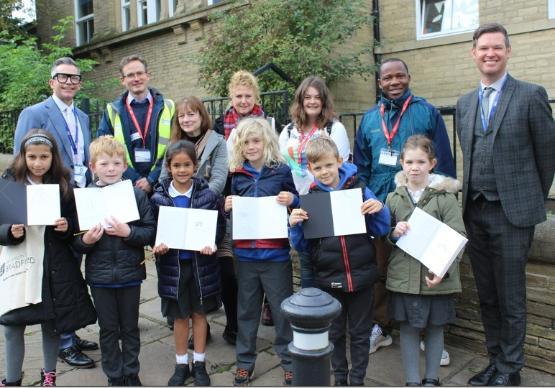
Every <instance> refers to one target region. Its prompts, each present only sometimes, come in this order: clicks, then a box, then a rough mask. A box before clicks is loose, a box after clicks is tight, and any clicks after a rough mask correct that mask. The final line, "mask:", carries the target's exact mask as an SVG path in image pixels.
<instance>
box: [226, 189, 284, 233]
mask: <svg viewBox="0 0 555 388" xmlns="http://www.w3.org/2000/svg"><path fill="white" fill-rule="evenodd" d="M276 198H277V197H276V196H272V197H239V196H233V212H232V230H233V239H234V240H256V239H274V238H287V237H288V236H287V207H286V206H284V205H280V204H279V203H278V202H277V200H276Z"/></svg>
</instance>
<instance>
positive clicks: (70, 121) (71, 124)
mask: <svg viewBox="0 0 555 388" xmlns="http://www.w3.org/2000/svg"><path fill="white" fill-rule="evenodd" d="M64 112H65V116H66V117H65V118H66V122H67V126H68V128H69V132H70V134H71V136H72V137H73V139H74V140H75V135H76V133H77V123H76V122H75V115H74V114H73V111H72V110H71V108H70V107H69V106H68V107H67V108H65V110H64Z"/></svg>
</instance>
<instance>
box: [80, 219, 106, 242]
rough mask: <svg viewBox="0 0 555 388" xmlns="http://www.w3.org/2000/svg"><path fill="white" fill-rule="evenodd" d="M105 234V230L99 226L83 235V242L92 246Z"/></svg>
mask: <svg viewBox="0 0 555 388" xmlns="http://www.w3.org/2000/svg"><path fill="white" fill-rule="evenodd" d="M103 234H104V228H103V227H102V225H100V224H98V225H95V226H93V227H92V228H90V229H89V230H87V233H85V234H84V235H83V242H84V243H85V244H87V245H92V244H94V243H95V242H97V241H98V240H100V238H101V237H102V235H103Z"/></svg>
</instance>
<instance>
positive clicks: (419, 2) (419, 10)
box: [415, 0, 480, 40]
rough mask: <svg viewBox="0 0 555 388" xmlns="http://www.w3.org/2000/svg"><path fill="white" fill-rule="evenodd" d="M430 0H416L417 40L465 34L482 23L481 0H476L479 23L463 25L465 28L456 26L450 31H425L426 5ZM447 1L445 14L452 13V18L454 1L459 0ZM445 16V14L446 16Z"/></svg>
mask: <svg viewBox="0 0 555 388" xmlns="http://www.w3.org/2000/svg"><path fill="white" fill-rule="evenodd" d="M427 1H429V0H415V7H416V12H415V14H416V23H415V24H416V40H426V39H434V38H438V37H444V36H450V35H459V34H463V33H465V32H471V31H474V30H475V29H476V28H477V27H478V25H479V24H480V13H479V0H476V1H477V2H478V8H477V10H476V12H477V15H476V16H477V17H476V20H477V23H476V25H474V26H470V27H463V28H456V29H451V30H448V31H437V32H430V33H427V34H425V33H423V25H424V16H425V15H424V14H423V11H424V9H423V8H424V5H425V3H426V2H427ZM444 1H445V7H446V9H445V14H448V13H450V14H451V15H450V16H449V17H450V18H452V17H453V16H452V12H453V2H455V1H457V0H444ZM444 17H445V16H444Z"/></svg>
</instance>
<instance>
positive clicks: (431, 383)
mask: <svg viewBox="0 0 555 388" xmlns="http://www.w3.org/2000/svg"><path fill="white" fill-rule="evenodd" d="M440 385H441V384H440V383H439V379H422V386H423V387H439V386H440Z"/></svg>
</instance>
